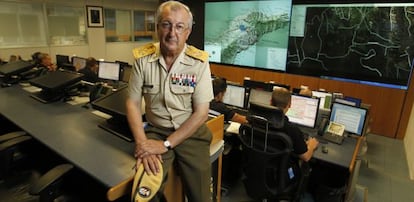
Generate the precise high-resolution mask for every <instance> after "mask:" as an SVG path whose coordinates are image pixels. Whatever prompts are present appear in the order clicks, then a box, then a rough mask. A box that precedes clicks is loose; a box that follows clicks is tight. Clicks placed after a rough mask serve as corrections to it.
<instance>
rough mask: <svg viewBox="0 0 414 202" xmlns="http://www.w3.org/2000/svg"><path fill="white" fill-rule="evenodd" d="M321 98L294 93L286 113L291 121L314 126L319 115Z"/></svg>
mask: <svg viewBox="0 0 414 202" xmlns="http://www.w3.org/2000/svg"><path fill="white" fill-rule="evenodd" d="M318 109H319V98H310V97H305V96H300V95H292V100H291V105H290V108H289V110H288V111H287V113H286V116H287V117H289V121H290V122H292V123H295V124H298V125H301V126H306V127H310V128H314V127H315V125H316V119H317V117H318Z"/></svg>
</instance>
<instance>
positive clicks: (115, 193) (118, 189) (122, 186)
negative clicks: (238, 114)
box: [106, 115, 224, 201]
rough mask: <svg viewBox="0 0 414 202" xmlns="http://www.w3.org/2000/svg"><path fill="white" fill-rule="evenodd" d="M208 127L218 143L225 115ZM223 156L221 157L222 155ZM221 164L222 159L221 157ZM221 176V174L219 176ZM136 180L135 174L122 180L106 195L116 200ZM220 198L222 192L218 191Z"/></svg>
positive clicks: (127, 191)
mask: <svg viewBox="0 0 414 202" xmlns="http://www.w3.org/2000/svg"><path fill="white" fill-rule="evenodd" d="M206 125H207V127H208V128H209V129H210V130H211V132H212V133H213V138H212V140H211V144H215V143H217V142H218V141H219V140H222V139H223V135H224V132H223V127H224V126H223V125H224V116H223V115H220V116H218V117H217V118H214V119H211V120H209V121H207V123H206ZM220 158H221V157H220ZM219 162H220V164H221V159H220V161H219ZM219 178H221V176H220V177H219ZM133 180H134V176H132V177H130V178H128V179H126V180H124V181H122V182H121V183H119V184H117V185H115V186H113V187H111V188H109V190H108V192H107V193H106V197H107V199H108V200H109V201H115V200H116V199H118V198H120V197H122V196H124V195H125V194H127V193H130V192H131V189H132V187H131V185H132V181H133ZM218 198H220V193H218Z"/></svg>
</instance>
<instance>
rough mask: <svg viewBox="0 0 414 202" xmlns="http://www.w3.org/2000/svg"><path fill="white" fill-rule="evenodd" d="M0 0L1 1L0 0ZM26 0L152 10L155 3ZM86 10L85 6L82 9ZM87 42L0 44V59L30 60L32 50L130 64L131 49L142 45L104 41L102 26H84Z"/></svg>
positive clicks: (148, 0) (137, 0)
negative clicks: (30, 44)
mask: <svg viewBox="0 0 414 202" xmlns="http://www.w3.org/2000/svg"><path fill="white" fill-rule="evenodd" d="M0 1H1V0H0ZM14 1H16V2H22V1H23V2H24V1H25V0H14ZM27 2H52V3H59V4H64V5H68V3H65V2H70V4H69V5H76V6H83V7H84V6H86V5H93V6H103V7H104V8H119V9H128V10H131V9H136V10H152V11H155V9H156V8H157V6H158V0H71V1H64V0H33V1H28V0H27ZM85 10H86V8H85ZM87 40H88V44H86V45H81V46H47V47H30V48H6V49H2V48H1V47H0V58H1V59H3V60H6V61H7V60H8V59H9V56H10V55H20V56H22V58H23V59H30V58H31V55H32V54H33V53H34V52H37V51H40V52H45V53H49V54H50V55H51V56H52V59H53V60H55V55H56V54H61V55H69V56H72V55H77V56H80V57H95V58H96V59H100V58H103V59H105V60H108V61H115V60H120V61H125V62H128V63H130V64H132V63H133V61H134V59H133V56H132V49H133V48H135V47H138V46H140V45H143V44H142V43H137V42H111V43H106V42H105V28H87Z"/></svg>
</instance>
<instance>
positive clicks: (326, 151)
mask: <svg viewBox="0 0 414 202" xmlns="http://www.w3.org/2000/svg"><path fill="white" fill-rule="evenodd" d="M322 153H325V154H326V153H328V147H327V146H324V145H323V146H322Z"/></svg>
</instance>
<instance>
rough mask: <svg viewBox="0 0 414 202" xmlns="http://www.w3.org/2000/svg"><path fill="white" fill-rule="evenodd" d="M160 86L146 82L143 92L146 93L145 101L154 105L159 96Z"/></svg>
mask: <svg viewBox="0 0 414 202" xmlns="http://www.w3.org/2000/svg"><path fill="white" fill-rule="evenodd" d="M159 92H160V86H159V85H153V84H144V86H143V87H142V93H143V95H144V99H145V103H146V104H147V105H148V104H149V105H148V106H153V105H152V104H154V101H155V99H156V98H157V96H159Z"/></svg>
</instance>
